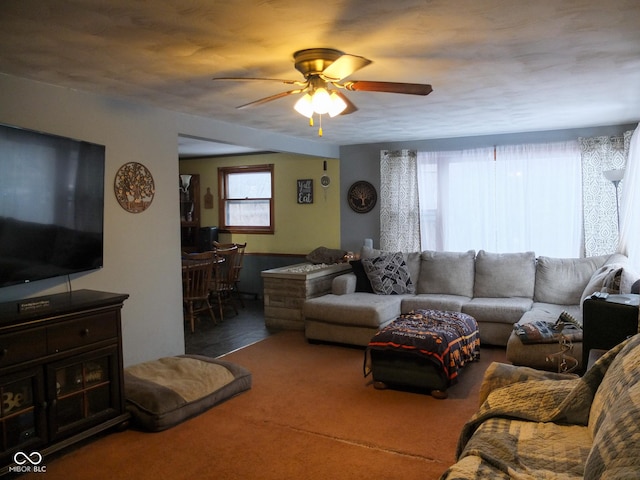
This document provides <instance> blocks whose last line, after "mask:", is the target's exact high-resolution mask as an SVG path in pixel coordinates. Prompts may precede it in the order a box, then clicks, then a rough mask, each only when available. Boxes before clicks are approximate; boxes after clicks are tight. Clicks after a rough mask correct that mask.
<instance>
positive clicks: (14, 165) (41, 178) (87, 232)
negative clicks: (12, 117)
mask: <svg viewBox="0 0 640 480" xmlns="http://www.w3.org/2000/svg"><path fill="white" fill-rule="evenodd" d="M104 164H105V147H104V146H103V145H97V144H94V143H89V142H84V141H80V140H74V139H71V138H65V137H59V136H55V135H50V134H46V133H41V132H35V131H32V130H26V129H22V128H17V127H13V126H9V125H1V124H0V287H6V286H8V285H15V284H20V283H26V282H33V281H36V280H42V279H45V278H52V277H58V276H66V275H70V274H72V273H77V272H83V271H88V270H93V269H97V268H101V267H102V266H103V218H104Z"/></svg>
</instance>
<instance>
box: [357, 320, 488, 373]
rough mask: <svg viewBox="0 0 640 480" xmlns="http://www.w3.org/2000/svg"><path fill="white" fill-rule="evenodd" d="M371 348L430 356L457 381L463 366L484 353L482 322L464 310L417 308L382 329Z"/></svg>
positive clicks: (370, 345) (372, 340) (433, 361)
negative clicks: (479, 323) (448, 310)
mask: <svg viewBox="0 0 640 480" xmlns="http://www.w3.org/2000/svg"><path fill="white" fill-rule="evenodd" d="M368 348H369V349H370V350H385V351H397V352H403V353H409V354H412V355H416V356H419V357H422V358H428V359H430V360H431V362H432V363H434V364H435V365H436V366H437V367H438V368H439V369H441V370H442V372H443V374H444V376H445V377H446V378H447V379H448V383H449V385H453V384H454V383H455V382H456V381H457V377H458V372H459V371H460V369H461V368H462V367H463V366H464V365H466V364H467V363H468V362H471V361H474V360H476V359H477V358H479V356H480V337H479V335H478V324H477V322H476V320H475V319H474V318H473V317H471V316H470V315H467V314H464V313H460V312H444V311H440V310H414V311H413V312H411V313H406V314H402V315H400V316H399V317H398V318H397V319H396V320H394V321H393V322H391V323H390V324H389V325H388V326H387V327H385V328H383V329H382V330H380V331H379V332H378V333H377V334H376V335H375V336H374V337H373V338H372V339H371V341H370V342H369V347H368Z"/></svg>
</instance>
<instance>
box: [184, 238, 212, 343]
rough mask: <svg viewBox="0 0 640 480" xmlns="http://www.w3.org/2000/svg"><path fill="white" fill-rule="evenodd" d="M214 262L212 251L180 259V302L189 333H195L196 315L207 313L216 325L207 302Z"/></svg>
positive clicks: (209, 304)
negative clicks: (188, 325) (189, 329)
mask: <svg viewBox="0 0 640 480" xmlns="http://www.w3.org/2000/svg"><path fill="white" fill-rule="evenodd" d="M214 261H215V254H214V252H212V251H209V252H203V253H192V254H188V255H184V256H183V257H182V301H183V305H184V309H185V314H186V315H185V316H186V320H188V321H189V323H190V324H191V333H193V332H194V331H195V320H196V318H197V314H198V313H201V312H208V313H209V316H210V317H211V319H212V320H213V322H214V323H217V319H216V316H215V314H214V313H213V308H212V307H211V303H210V302H209V287H210V285H211V279H212V277H213V267H214Z"/></svg>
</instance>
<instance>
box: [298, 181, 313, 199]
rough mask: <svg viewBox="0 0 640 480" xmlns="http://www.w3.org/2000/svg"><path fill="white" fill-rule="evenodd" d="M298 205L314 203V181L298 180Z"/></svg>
mask: <svg viewBox="0 0 640 480" xmlns="http://www.w3.org/2000/svg"><path fill="white" fill-rule="evenodd" d="M297 183H298V203H301V204H306V203H313V179H312V178H307V179H303V180H298V182H297Z"/></svg>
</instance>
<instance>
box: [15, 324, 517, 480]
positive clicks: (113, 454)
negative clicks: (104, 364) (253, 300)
mask: <svg viewBox="0 0 640 480" xmlns="http://www.w3.org/2000/svg"><path fill="white" fill-rule="evenodd" d="M363 356H364V353H363V350H361V349H357V348H348V347H342V346H335V345H322V344H321V345H312V344H308V343H307V342H306V340H305V339H304V336H303V334H302V332H290V331H288V332H281V333H278V334H276V335H273V336H271V337H269V338H268V339H266V340H263V341H261V342H258V343H256V344H254V345H252V346H250V347H247V348H245V349H242V350H239V351H237V352H234V353H232V354H230V355H227V356H226V357H224V359H225V360H229V361H232V362H235V363H238V364H240V365H243V366H244V367H246V368H248V369H249V370H250V371H251V372H252V374H253V388H252V389H251V390H250V391H248V392H245V393H243V394H241V395H239V396H237V397H235V398H232V399H231V400H229V401H227V402H225V403H223V404H221V405H219V406H217V407H215V408H213V409H211V410H209V411H208V412H205V413H204V414H202V415H200V416H198V417H196V418H193V419H191V420H189V421H187V422H185V423H183V424H181V425H178V426H176V427H174V428H172V429H170V430H167V431H164V432H160V433H145V432H140V431H136V430H135V429H129V430H126V431H123V432H114V433H110V434H108V435H106V436H103V437H101V438H99V439H97V440H95V441H92V442H90V443H88V444H85V445H83V446H81V447H79V448H73V449H72V450H70V451H68V452H67V453H65V454H63V455H57V456H55V457H53V458H50V459H45V462H44V463H45V464H46V467H47V473H46V474H44V475H43V474H34V475H32V476H31V477H28V476H25V477H23V478H40V479H44V478H46V480H54V479H65V480H73V479H86V478H91V479H94V480H101V479H105V480H112V479H114V478H117V479H136V480H144V479H153V480H160V479H200V478H203V479H205V478H206V479H209V478H211V479H254V478H255V479H261V480H269V479H274V480H276V479H277V480H283V479H308V480H315V479H318V480H320V479H322V480H326V479H333V480H339V479H349V480H353V479H367V480H371V479H385V478H389V479H396V478H403V479H422V480H425V479H437V478H438V477H439V476H440V474H441V473H442V472H443V471H444V470H445V469H446V468H447V467H448V466H449V465H450V464H451V463H453V461H454V452H455V445H456V442H457V439H458V434H459V432H460V429H461V428H462V425H463V424H464V422H465V421H466V420H468V419H469V417H470V416H471V415H472V413H473V412H474V411H475V410H476V409H477V407H478V405H477V399H478V390H479V387H480V381H481V379H482V375H483V373H484V371H485V369H486V368H487V366H488V365H489V363H490V362H492V361H505V358H504V357H505V351H504V349H494V348H484V349H482V353H481V359H480V361H479V362H476V363H473V364H470V365H468V366H467V367H465V369H464V370H463V371H462V373H461V376H460V381H459V383H458V384H457V385H455V386H453V387H451V388H450V389H449V398H448V399H446V400H436V399H434V398H432V397H430V396H428V395H424V394H418V393H411V392H404V391H395V390H375V389H374V388H373V387H372V386H371V385H368V384H367V383H368V380H369V379H365V378H364V377H363V374H362V364H363Z"/></svg>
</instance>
